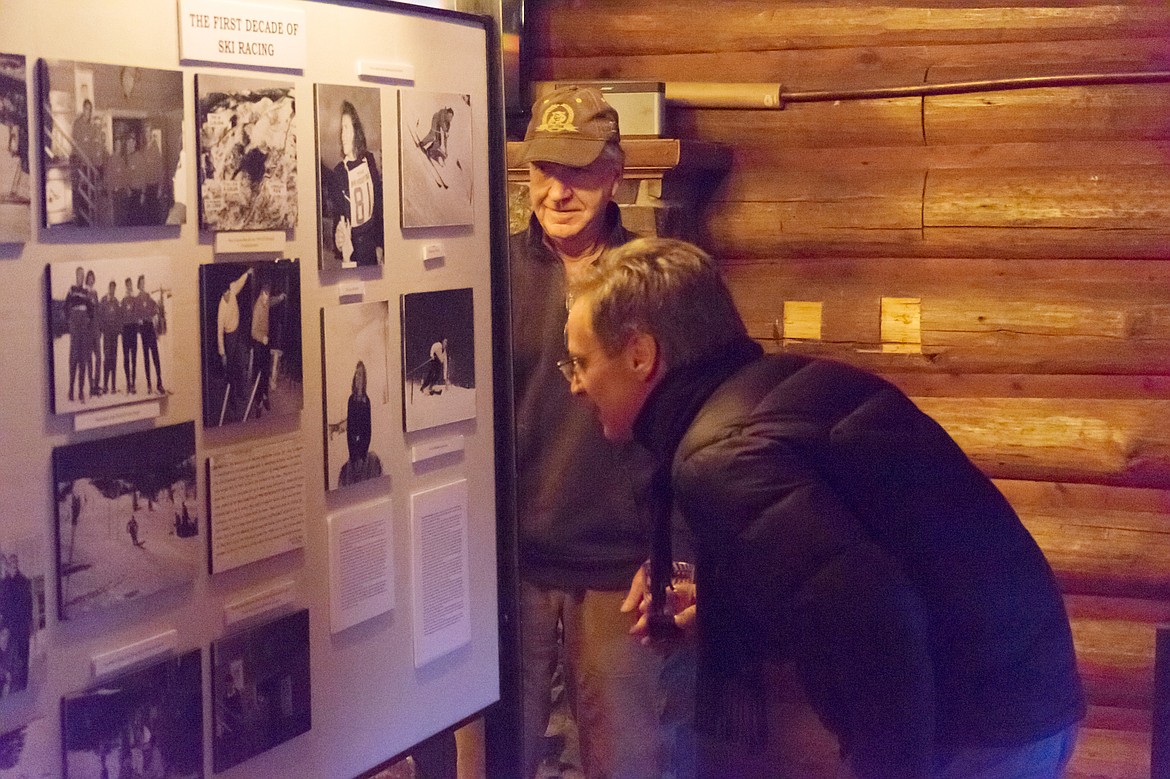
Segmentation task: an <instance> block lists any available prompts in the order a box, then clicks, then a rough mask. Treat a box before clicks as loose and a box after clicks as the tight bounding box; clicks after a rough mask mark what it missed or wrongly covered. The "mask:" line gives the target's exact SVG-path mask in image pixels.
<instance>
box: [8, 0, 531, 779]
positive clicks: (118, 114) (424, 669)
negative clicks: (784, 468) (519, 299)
mask: <svg viewBox="0 0 1170 779" xmlns="http://www.w3.org/2000/svg"><path fill="white" fill-rule="evenodd" d="M2 14H3V23H2V24H0V90H2V91H0V179H3V180H2V181H0V290H3V298H4V301H5V303H4V305H3V306H2V307H0V343H3V344H4V348H3V350H0V397H2V398H3V402H2V403H0V415H2V416H0V419H2V435H0V754H3V755H4V760H5V762H4V764H3V765H0V776H8V775H12V776H17V775H19V776H30V777H57V776H67V777H90V776H92V777H95V779H96V778H97V777H107V776H108V777H129V776H159V777H163V776H165V777H194V776H210V775H213V774H214V775H221V776H224V777H277V776H280V777H294V776H305V777H308V776H311V777H319V778H321V779H328V778H329V777H347V778H348V777H354V776H357V775H359V774H361V773H363V772H366V771H368V770H370V769H372V768H374V767H375V766H378V765H380V764H382V763H384V762H385V761H387V760H388V759H390V758H392V757H394V756H396V755H399V754H401V753H403V752H405V751H407V750H409V748H410V747H411V746H413V745H415V744H417V743H418V742H420V741H422V740H423V739H425V738H427V737H429V736H431V735H433V734H435V733H437V732H439V731H441V730H443V729H445V728H448V727H450V726H452V725H454V724H457V723H460V722H462V721H464V720H466V719H468V718H470V717H473V716H475V715H476V714H478V713H480V712H482V711H483V710H484V709H485V708H486V707H488V706H490V705H491V704H492V703H494V702H495V701H497V700H498V699H499V696H500V653H499V625H498V618H499V617H498V615H499V605H498V604H499V601H498V597H497V590H498V585H497V581H498V579H497V552H496V550H497V523H496V514H497V504H498V498H499V496H498V491H497V469H499V468H500V466H501V462H502V460H501V455H499V454H497V450H498V449H500V448H501V441H500V439H499V438H498V437H497V434H496V432H495V431H496V427H497V425H500V426H501V428H502V429H507V422H508V417H509V415H508V412H507V410H506V408H505V409H504V410H502V411H501V410H499V409H497V400H498V398H499V397H502V396H505V393H503V392H501V391H500V390H499V389H498V386H499V385H498V382H499V380H500V377H501V376H502V375H504V373H506V371H501V370H500V368H499V367H498V361H499V360H500V359H501V355H500V344H501V343H505V342H506V337H505V336H504V334H503V333H502V331H501V326H500V324H499V323H500V322H502V321H506V294H504V293H502V292H501V291H500V290H499V287H500V286H501V282H500V281H499V279H501V278H503V276H502V275H501V270H500V268H501V267H502V265H503V259H502V258H501V252H502V251H503V243H504V238H505V236H506V227H505V225H504V219H503V208H502V205H501V198H500V197H499V196H498V193H502V191H503V144H502V137H503V135H502V128H503V118H502V117H503V113H502V106H501V98H500V94H498V93H499V91H500V85H499V73H498V56H499V55H498V44H497V41H496V37H495V36H496V32H495V29H494V27H493V22H491V20H490V19H488V18H487V17H478V16H472V15H467V14H460V13H456V12H450V11H442V10H433V9H422V8H418V7H415V6H408V5H404V4H395V3H381V2H360V1H357V2H349V1H347V2H336V3H333V2H322V1H321V0H254V1H253V0H249V2H236V1H235V0H68V1H67V2H66V0H54V1H53V2H47V3H46V2H32V0H4V3H3V11H2ZM504 435H507V433H504ZM504 449H505V450H506V447H504ZM506 457H507V455H506V454H505V455H503V458H505V459H506ZM9 771H11V772H13V773H11V774H10V773H9Z"/></svg>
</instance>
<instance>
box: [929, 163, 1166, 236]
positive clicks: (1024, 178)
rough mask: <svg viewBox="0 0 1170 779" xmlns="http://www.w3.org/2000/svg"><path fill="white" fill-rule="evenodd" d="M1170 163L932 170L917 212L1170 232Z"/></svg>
mask: <svg viewBox="0 0 1170 779" xmlns="http://www.w3.org/2000/svg"><path fill="white" fill-rule="evenodd" d="M1168 195H1170V166H1150V165H1133V166H1127V167H1117V168H1109V167H1097V166H1093V165H1091V164H1089V165H1087V166H1086V167H1085V168H1083V169H1056V170H1053V169H1050V168H1042V167H1031V168H1001V169H993V170H981V171H976V170H968V169H965V170H932V171H930V173H929V174H928V176H927V180H926V190H925V194H924V200H925V203H924V205H923V210H922V214H923V216H922V218H923V222H924V225H925V226H926V227H927V228H933V227H1031V228H1036V227H1040V228H1076V229H1084V230H1088V229H1094V230H1095V229H1128V230H1133V231H1135V232H1143V231H1156V232H1166V231H1168V230H1170V198H1168V197H1167V196H1168Z"/></svg>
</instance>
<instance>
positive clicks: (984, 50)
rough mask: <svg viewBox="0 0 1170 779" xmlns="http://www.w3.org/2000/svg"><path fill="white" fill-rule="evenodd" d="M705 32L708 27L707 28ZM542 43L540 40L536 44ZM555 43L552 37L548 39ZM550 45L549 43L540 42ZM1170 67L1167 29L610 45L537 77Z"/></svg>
mask: <svg viewBox="0 0 1170 779" xmlns="http://www.w3.org/2000/svg"><path fill="white" fill-rule="evenodd" d="M704 32H706V30H704ZM538 46H539V43H538ZM550 46H551V47H553V48H555V47H556V46H557V44H556V43H555V42H553V43H551V44H550ZM545 48H548V47H545ZM1166 66H1170V36H1156V37H1136V39H1135V37H1119V39H1097V40H1081V41H1078V42H1076V46H1074V47H1072V46H1069V44H1068V43H1067V42H1064V41H1031V40H1025V41H1011V42H989V43H973V44H962V43H957V44H956V43H952V44H930V43H925V44H918V46H878V47H874V46H862V47H837V48H828V49H786V50H764V51H737V50H730V49H729V50H725V51H724V50H716V51H689V50H688V51H684V53H680V54H673V53H672V54H634V53H629V51H617V50H615V51H610V53H606V54H598V55H592V56H587V57H573V56H562V55H555V54H553V55H549V54H545V55H541V56H537V57H535V58H534V62H532V70H534V78H536V80H537V81H555V80H558V78H593V80H596V78H614V80H626V81H646V80H649V81H663V82H670V81H711V80H713V74H720V75H718V78H720V80H721V81H732V82H777V83H782V84H784V85H785V87H786V88H787V89H792V90H806V89H834V88H837V89H840V88H848V89H853V88H860V87H900V85H904V84H913V83H922V82H925V81H928V80H930V81H934V82H935V83H937V82H940V81H962V78H961V77H959V75H961V74H959V68H962V69H963V70H964V71H965V73H963V74H962V75H964V76H968V77H979V78H991V77H997V76H998V77H1002V76H1005V75H1010V74H1012V75H1028V74H1030V73H1033V71H1035V70H1038V69H1048V70H1049V71H1051V70H1053V69H1057V68H1059V69H1062V70H1066V71H1074V70H1075V71H1081V70H1100V69H1116V70H1161V69H1164V68H1165V67H1166Z"/></svg>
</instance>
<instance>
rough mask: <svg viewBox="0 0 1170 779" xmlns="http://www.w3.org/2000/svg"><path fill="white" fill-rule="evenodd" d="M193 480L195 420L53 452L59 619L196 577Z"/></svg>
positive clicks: (198, 555)
mask: <svg viewBox="0 0 1170 779" xmlns="http://www.w3.org/2000/svg"><path fill="white" fill-rule="evenodd" d="M195 481H196V480H195V423H194V422H184V423H182V424H178V425H170V426H169V427H159V428H152V429H150V430H143V431H140V432H137V433H129V434H127V435H122V436H117V437H114V438H105V439H100V440H96V441H86V442H84V443H78V444H70V445H68V446H59V447H57V448H55V449H54V450H53V483H54V486H55V499H56V505H57V522H56V527H57V539H56V541H57V544H56V545H57V606H58V615H59V616H60V618H61V619H76V618H77V617H80V616H83V615H85V614H88V613H90V612H94V611H98V610H101V609H106V608H110V607H113V606H116V605H118V604H120V603H125V602H128V601H133V600H138V599H140V598H145V597H147V596H150V595H153V594H154V593H156V592H159V591H161V590H164V589H167V588H170V587H175V586H178V585H182V584H188V583H190V582H192V581H194V579H195V575H196V573H197V572H198V570H199V563H200V561H201V560H202V559H203V557H204V555H205V554H206V552H205V551H204V549H203V544H202V543H201V541H200V536H201V531H200V522H199V513H200V512H199V501H198V500H197V499H196V497H197V496H196V484H195Z"/></svg>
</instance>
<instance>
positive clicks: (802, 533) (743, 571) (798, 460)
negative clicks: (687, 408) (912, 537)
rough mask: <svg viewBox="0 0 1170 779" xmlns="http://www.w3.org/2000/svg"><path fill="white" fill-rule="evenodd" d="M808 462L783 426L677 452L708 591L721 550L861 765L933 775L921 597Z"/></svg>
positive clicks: (905, 777) (747, 631) (875, 778)
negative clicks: (709, 562) (706, 562)
mask: <svg viewBox="0 0 1170 779" xmlns="http://www.w3.org/2000/svg"><path fill="white" fill-rule="evenodd" d="M810 462H811V460H810V458H809V457H808V456H807V455H805V454H802V453H801V450H800V446H799V445H798V444H793V443H792V442H790V441H787V440H785V439H784V438H782V437H777V436H771V435H761V434H759V433H758V432H757V433H756V434H748V433H745V432H737V433H733V434H731V435H728V436H725V437H722V438H719V439H717V440H715V441H713V442H711V443H708V444H707V445H705V446H703V447H702V448H700V449H698V450H696V451H694V452H692V453H690V454H689V455H687V456H685V457H683V458H682V459H681V460H680V461H679V462H677V463H676V469H675V481H674V483H675V496H676V499H677V501H678V503H679V505H680V506H681V507H682V511H683V513H684V515H685V516H686V518H687V520H688V522H689V524H690V525H691V527H692V530H693V531H694V533H695V536H696V537H697V538H698V542H699V549H700V557H699V565H700V569H699V577H700V579H699V581H700V598H702V595H701V593H702V588H703V586H704V585H703V579H702V575H703V571H702V564H703V559H704V556H705V554H713V555H716V556H718V557H719V558H721V560H720V564H719V568H720V569H721V570H724V571H731V572H734V573H735V575H736V577H737V579H738V586H737V587H735V592H736V596H735V598H734V599H733V600H732V601H731V604H733V605H732V607H733V608H735V609H736V610H737V611H739V612H740V614H741V615H742V619H738V618H737V620H736V621H737V622H738V623H740V624H742V625H743V626H744V630H743V636H744V637H745V639H747V640H760V641H770V642H773V643H774V644H778V645H781V644H787V645H786V646H773V647H765V648H764V649H765V652H764V653H765V654H767V655H770V656H783V657H789V658H791V659H793V660H795V662H796V665H797V668H798V670H799V671H800V675H801V679H802V682H803V683H804V685H805V689H806V693H807V694H808V696H809V699H810V701H811V702H812V705H813V707H814V708H815V709H816V710H817V713H818V715H819V716H820V717H821V719H822V721H823V722H824V723H825V725H826V727H828V728H829V729H830V730H832V731H833V732H834V733H835V734H836V735H837V736H838V738H839V740H840V741H841V746H842V751H843V752H844V753H845V754H846V755H848V757H849V760H850V764H851V767H852V769H853V771H854V772H855V773H856V774H857V776H859V777H861V778H862V779H915V778H916V777H927V776H929V774H930V767H931V763H932V760H933V733H934V686H933V668H932V665H931V661H930V652H929V643H928V636H927V630H926V624H925V618H924V608H923V606H922V603H921V600H920V597H919V596H918V594H917V593H916V592H915V591H914V589H913V587H912V586H911V585H910V583H909V582H908V580H907V579H906V577H905V575H904V574H903V572H902V570H901V568H900V567H899V565H898V564H897V562H896V561H895V560H894V559H893V558H892V557H891V556H890V555H889V554H888V553H886V552H885V551H884V550H882V549H881V548H880V547H878V546H877V545H876V544H875V543H874V542H873V541H872V540H871V539H870V537H869V536H868V535H867V534H866V532H865V531H864V529H863V528H862V525H861V523H860V522H859V520H858V518H857V517H856V516H854V515H853V514H852V512H851V511H850V510H849V509H848V508H847V507H846V506H845V505H844V503H843V502H842V501H841V500H839V499H838V498H837V497H836V496H835V495H834V494H833V492H832V490H831V489H830V487H829V485H828V484H827V483H826V482H825V481H824V480H823V479H822V478H821V477H820V476H819V474H818V473H817V472H816V470H815V469H813V468H812V467H811V465H810V464H809V463H810ZM702 603H703V601H702V600H701V601H700V609H702V608H703V605H702Z"/></svg>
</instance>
